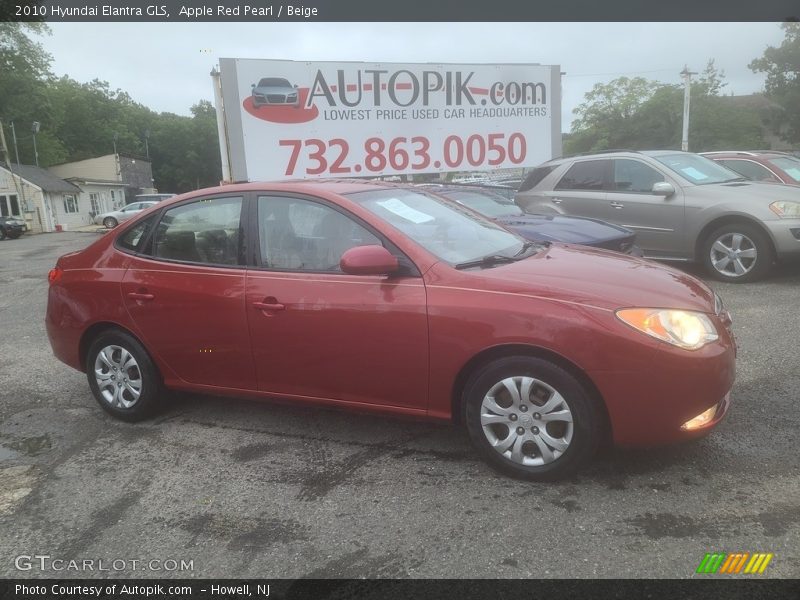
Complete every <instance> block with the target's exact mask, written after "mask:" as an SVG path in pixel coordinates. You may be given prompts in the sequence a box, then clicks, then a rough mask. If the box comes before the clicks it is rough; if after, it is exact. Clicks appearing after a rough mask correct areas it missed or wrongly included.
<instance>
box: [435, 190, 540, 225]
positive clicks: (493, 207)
mask: <svg viewBox="0 0 800 600" xmlns="http://www.w3.org/2000/svg"><path fill="white" fill-rule="evenodd" d="M432 191H434V192H436V190H432ZM436 193H437V194H442V195H443V196H445V197H447V198H450V199H451V200H455V201H456V202H460V203H461V204H463V205H465V206H469V207H470V208H471V209H472V210H477V211H478V212H479V213H481V214H482V215H486V216H487V217H492V218H494V217H511V216H519V215H523V214H525V213H523V212H522V209H521V208H520V207H519V206H517V205H516V204H512V203H510V202H505V201H503V199H501V198H499V197H498V196H495V195H494V194H490V193H485V192H475V191H462V190H457V191H444V192H436Z"/></svg>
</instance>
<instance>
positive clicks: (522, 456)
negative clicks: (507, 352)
mask: <svg viewBox="0 0 800 600" xmlns="http://www.w3.org/2000/svg"><path fill="white" fill-rule="evenodd" d="M463 402H464V405H465V413H466V414H465V420H466V424H467V430H468V431H469V435H470V438H471V439H472V443H473V444H474V446H475V447H476V448H477V450H478V452H479V453H480V454H481V455H482V456H483V458H484V459H485V460H486V461H487V462H488V463H489V464H490V465H491V466H492V467H494V468H495V469H497V470H498V471H501V472H502V473H505V474H507V475H510V476H512V477H516V478H519V479H527V480H530V481H548V480H553V479H558V478H561V477H564V476H565V475H567V474H569V473H571V472H573V471H575V470H576V469H577V468H578V467H580V466H581V465H582V464H584V463H585V462H586V461H587V460H588V459H589V458H590V457H591V455H592V454H593V453H594V452H595V450H596V449H597V446H598V443H599V441H600V439H601V437H602V436H601V431H602V423H603V421H602V418H601V412H600V409H599V407H598V406H597V404H596V402H595V401H594V400H593V399H592V397H591V396H590V394H589V393H588V392H587V391H586V390H585V389H584V387H583V385H581V383H580V382H579V381H578V380H577V379H575V377H573V376H572V375H571V374H570V373H568V372H567V371H565V370H564V369H562V368H561V367H559V366H558V365H555V364H553V363H551V362H549V361H546V360H542V359H539V358H532V357H527V356H513V357H507V358H501V359H498V360H495V361H493V362H491V363H488V364H487V365H485V366H484V367H483V368H481V369H478V370H477V371H476V372H475V373H474V374H473V375H472V377H470V379H469V381H468V382H467V385H466V386H465V388H464V395H463Z"/></svg>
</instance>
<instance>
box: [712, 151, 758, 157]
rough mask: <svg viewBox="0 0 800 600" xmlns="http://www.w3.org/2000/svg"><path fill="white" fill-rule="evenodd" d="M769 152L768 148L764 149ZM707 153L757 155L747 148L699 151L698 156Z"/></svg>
mask: <svg viewBox="0 0 800 600" xmlns="http://www.w3.org/2000/svg"><path fill="white" fill-rule="evenodd" d="M765 152H769V150H765ZM709 154H741V155H742V156H758V154H756V153H755V152H748V151H747V150H714V151H713V152H700V156H708V155H709Z"/></svg>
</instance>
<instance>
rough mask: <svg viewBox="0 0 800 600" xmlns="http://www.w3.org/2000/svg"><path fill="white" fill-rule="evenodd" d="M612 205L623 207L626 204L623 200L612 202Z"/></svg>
mask: <svg viewBox="0 0 800 600" xmlns="http://www.w3.org/2000/svg"><path fill="white" fill-rule="evenodd" d="M611 206H613V207H614V208H622V207H623V206H625V205H624V204H622V202H612V203H611Z"/></svg>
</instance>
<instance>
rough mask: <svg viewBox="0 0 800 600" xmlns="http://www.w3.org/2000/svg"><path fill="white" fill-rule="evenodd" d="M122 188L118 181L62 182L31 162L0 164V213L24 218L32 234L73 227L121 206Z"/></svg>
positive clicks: (90, 221) (122, 200)
mask: <svg viewBox="0 0 800 600" xmlns="http://www.w3.org/2000/svg"><path fill="white" fill-rule="evenodd" d="M125 187H126V186H125V185H124V184H122V183H120V182H118V181H102V180H99V181H98V180H92V179H82V178H74V179H72V180H71V181H66V180H64V179H61V178H59V177H57V176H56V175H54V174H53V173H51V172H49V171H47V170H45V169H42V168H39V167H35V166H33V165H17V164H11V165H5V164H3V163H0V214H2V216H15V217H20V218H21V219H24V220H25V222H26V224H27V226H28V231H32V232H34V233H41V232H46V231H57V230H59V229H67V230H69V229H74V228H76V227H83V226H85V225H91V224H92V223H93V222H94V216H95V215H96V214H98V213H101V212H107V211H110V210H115V209H117V208H120V207H121V206H123V205H124V204H125Z"/></svg>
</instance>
